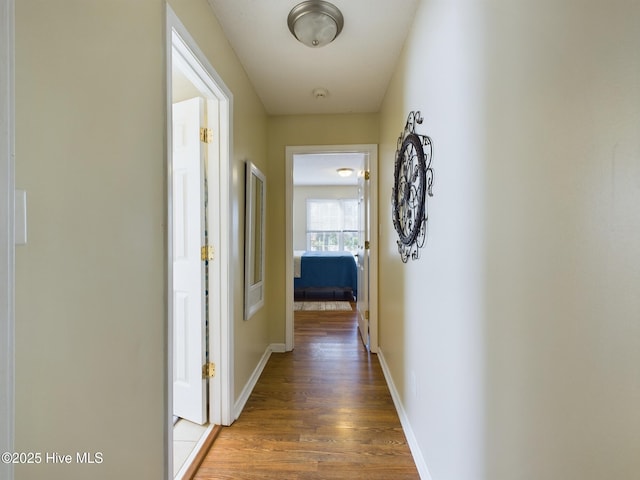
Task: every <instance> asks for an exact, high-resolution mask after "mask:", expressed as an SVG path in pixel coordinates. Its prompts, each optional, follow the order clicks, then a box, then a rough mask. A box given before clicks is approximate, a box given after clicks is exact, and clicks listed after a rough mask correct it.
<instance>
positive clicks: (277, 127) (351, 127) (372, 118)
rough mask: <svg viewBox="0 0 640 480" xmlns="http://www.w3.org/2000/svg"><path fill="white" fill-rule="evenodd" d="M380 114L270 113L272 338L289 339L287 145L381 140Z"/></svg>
mask: <svg viewBox="0 0 640 480" xmlns="http://www.w3.org/2000/svg"><path fill="white" fill-rule="evenodd" d="M378 128H379V124H378V115H377V114H352V115H291V116H273V117H269V128H268V137H269V140H268V155H267V157H268V167H267V168H268V169H267V171H266V175H267V179H268V182H269V184H268V189H267V252H268V256H267V258H266V263H267V266H266V268H267V271H268V274H267V275H268V281H267V284H266V291H267V298H268V299H269V300H270V304H269V308H268V311H267V312H268V315H269V322H270V333H271V339H272V341H273V342H276V343H284V340H285V296H284V292H285V287H286V283H285V282H286V278H285V258H286V256H288V255H290V252H286V249H285V238H286V237H285V235H286V234H287V233H286V231H285V192H286V185H285V166H286V162H285V149H286V147H287V146H299V145H349V144H369V143H374V144H377V143H378Z"/></svg>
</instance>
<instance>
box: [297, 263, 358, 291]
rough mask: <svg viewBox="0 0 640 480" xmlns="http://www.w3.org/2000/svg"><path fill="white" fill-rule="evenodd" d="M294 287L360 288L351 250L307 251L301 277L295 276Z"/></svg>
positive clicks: (354, 289) (301, 268) (302, 264)
mask: <svg viewBox="0 0 640 480" xmlns="http://www.w3.org/2000/svg"><path fill="white" fill-rule="evenodd" d="M293 287H294V289H302V288H308V287H350V288H351V289H352V290H353V295H354V296H356V295H357V290H358V270H357V265H356V261H355V258H354V257H353V255H352V254H351V253H349V252H305V253H303V254H302V258H301V264H300V278H294V283H293Z"/></svg>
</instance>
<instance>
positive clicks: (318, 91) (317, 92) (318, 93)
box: [313, 87, 329, 100]
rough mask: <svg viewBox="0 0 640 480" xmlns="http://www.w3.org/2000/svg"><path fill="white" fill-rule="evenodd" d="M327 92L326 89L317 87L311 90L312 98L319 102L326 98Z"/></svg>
mask: <svg viewBox="0 0 640 480" xmlns="http://www.w3.org/2000/svg"><path fill="white" fill-rule="evenodd" d="M328 95H329V91H328V90H327V89H326V88H322V87H318V88H314V89H313V96H314V97H316V98H317V99H319V100H321V99H323V98H327V96H328Z"/></svg>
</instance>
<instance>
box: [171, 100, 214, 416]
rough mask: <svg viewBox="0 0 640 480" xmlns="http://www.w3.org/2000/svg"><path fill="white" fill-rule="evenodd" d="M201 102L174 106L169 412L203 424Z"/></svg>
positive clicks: (202, 156)
mask: <svg viewBox="0 0 640 480" xmlns="http://www.w3.org/2000/svg"><path fill="white" fill-rule="evenodd" d="M203 117H204V114H203V100H202V99H200V98H193V99H191V100H186V101H184V102H180V103H176V104H174V105H173V159H172V168H173V360H174V361H173V412H174V415H176V416H178V417H181V418H185V419H187V420H189V421H191V422H194V423H198V424H201V425H202V424H204V423H206V421H207V414H206V388H205V383H206V381H205V380H204V379H203V378H202V366H203V365H204V363H205V295H204V292H205V290H204V285H205V270H204V262H202V260H201V256H200V253H201V251H200V248H201V246H202V245H204V208H203V205H204V194H203V192H204V164H205V149H203V148H201V145H202V144H201V142H200V125H201V122H202V120H203Z"/></svg>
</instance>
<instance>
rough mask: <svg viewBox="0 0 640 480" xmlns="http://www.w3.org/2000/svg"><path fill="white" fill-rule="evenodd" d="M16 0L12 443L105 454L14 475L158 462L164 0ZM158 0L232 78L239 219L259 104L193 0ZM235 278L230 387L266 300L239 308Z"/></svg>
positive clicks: (250, 349)
mask: <svg viewBox="0 0 640 480" xmlns="http://www.w3.org/2000/svg"><path fill="white" fill-rule="evenodd" d="M16 3H17V4H16V136H17V138H16V169H17V172H16V173H17V175H16V177H17V178H16V182H17V185H18V186H19V187H20V188H23V189H25V190H27V192H28V202H29V204H28V209H29V218H28V228H29V242H28V245H26V246H25V247H21V248H20V249H18V250H17V251H16V254H17V258H16V425H15V426H16V443H15V449H16V450H17V451H24V452H29V451H31V452H33V451H35V452H59V453H61V454H72V455H74V456H75V452H85V451H86V452H102V453H103V458H104V461H103V463H102V464H100V465H77V464H75V463H74V464H72V465H53V466H52V465H50V464H49V465H46V464H44V463H43V464H41V465H24V466H18V467H17V468H16V476H15V478H16V480H32V479H33V480H36V479H43V478H46V479H48V480H75V479H78V480H79V479H85V478H92V479H96V480H102V479H103V480H112V479H114V478H141V479H142V478H145V479H146V478H154V479H160V478H165V477H164V475H165V472H164V464H165V458H166V454H165V450H166V447H165V446H166V437H165V435H166V431H165V430H166V428H165V425H166V418H167V411H166V409H167V407H166V399H165V392H166V389H167V387H166V374H165V372H164V368H163V365H165V362H166V350H165V342H166V338H165V337H166V335H165V332H166V326H165V321H164V320H165V318H166V306H165V294H166V292H165V278H166V265H165V258H166V254H165V240H164V239H165V236H166V232H165V224H166V218H165V184H166V180H165V170H166V163H165V162H166V160H165V159H166V156H165V153H166V152H165V145H166V132H165V130H166V128H165V126H166V112H165V108H166V107H165V105H166V91H165V76H166V72H165V40H164V29H165V8H166V4H165V2H164V0H138V1H135V2H130V1H124V0H122V1H121V0H117V1H109V2H104V1H101V0H86V1H81V2H79V1H72V0H61V1H57V2H49V1H45V0H25V1H20V2H16ZM171 5H172V7H173V8H174V10H175V11H176V13H177V15H178V16H179V17H180V18H181V20H182V21H183V23H185V25H186V26H187V28H188V29H189V30H190V32H191V33H192V35H193V36H194V38H195V39H196V41H197V42H198V43H199V45H200V46H201V47H202V50H203V51H204V53H205V54H206V55H207V56H208V57H209V59H210V60H211V63H212V65H213V66H214V67H215V68H216V70H217V71H218V73H219V74H220V76H221V77H222V78H223V80H224V81H225V83H226V84H227V86H228V87H229V88H230V89H231V90H232V92H233V93H234V101H235V103H234V106H235V110H234V126H235V127H236V128H235V129H234V130H235V136H234V182H236V183H234V189H235V190H234V191H235V196H234V199H233V202H232V203H233V218H234V222H236V223H235V224H236V225H242V224H243V219H242V211H243V202H241V201H240V199H241V198H243V190H242V188H241V185H243V183H242V182H243V178H242V175H241V174H242V172H243V167H242V165H243V161H244V159H246V158H251V159H253V160H255V161H256V162H258V163H259V164H260V165H261V167H263V168H265V167H266V166H265V162H266V159H265V157H264V152H265V151H266V115H265V113H264V110H263V109H262V105H261V104H260V102H259V101H258V99H257V96H256V95H255V93H254V92H253V89H252V88H251V86H250V84H249V82H248V80H247V77H246V75H245V73H244V70H243V69H242V67H241V66H240V64H239V62H238V61H237V60H236V58H235V55H234V53H233V51H232V49H231V48H230V47H229V45H228V43H227V42H226V40H225V38H224V35H223V34H222V31H221V29H220V27H219V25H218V23H217V21H216V20H215V17H214V16H213V14H212V12H211V10H210V8H209V6H208V4H207V2H206V0H172V1H171ZM238 125H242V126H243V127H248V128H247V129H246V130H245V129H240V128H237V126H238ZM35 130H38V133H34V131H35ZM247 131H250V134H248V133H246V132H247ZM242 231H243V230H242V228H240V227H238V232H239V235H238V236H237V245H236V246H235V247H236V252H235V255H236V257H234V260H233V261H234V265H236V266H237V270H238V271H243V269H242V263H241V261H240V257H239V254H238V252H239V251H242V250H241V248H240V246H241V245H242ZM233 290H234V291H236V292H239V293H238V294H237V296H236V298H235V299H234V303H235V312H236V315H237V318H236V326H237V328H236V342H237V343H236V344H242V345H243V346H242V347H239V348H237V349H236V354H237V361H236V374H237V377H236V382H235V383H236V386H238V385H240V386H241V387H242V386H243V385H244V383H245V382H246V380H247V378H248V376H249V374H250V372H252V371H253V369H254V368H255V366H256V364H257V361H258V360H257V359H258V358H259V356H260V355H262V353H263V352H264V349H265V348H266V345H267V340H268V339H267V335H268V329H267V325H266V316H265V315H264V314H263V315H262V316H261V317H259V318H258V317H256V318H255V319H253V320H252V321H251V322H244V323H243V322H242V320H241V316H242V300H241V292H242V276H238V277H236V278H235V282H234V286H233ZM74 458H75V457H74Z"/></svg>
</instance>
